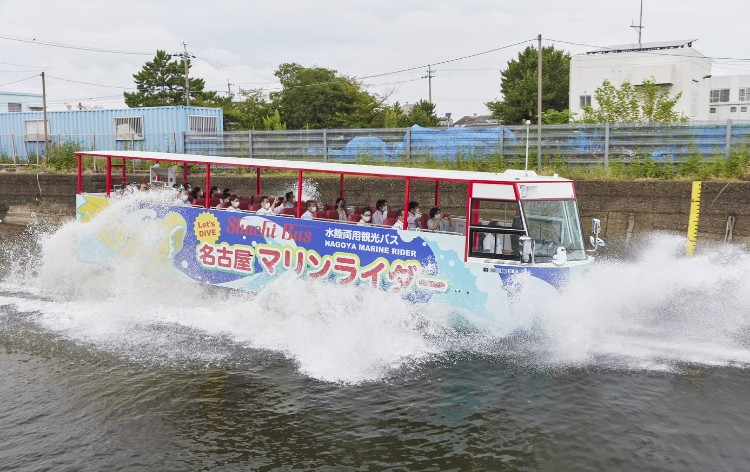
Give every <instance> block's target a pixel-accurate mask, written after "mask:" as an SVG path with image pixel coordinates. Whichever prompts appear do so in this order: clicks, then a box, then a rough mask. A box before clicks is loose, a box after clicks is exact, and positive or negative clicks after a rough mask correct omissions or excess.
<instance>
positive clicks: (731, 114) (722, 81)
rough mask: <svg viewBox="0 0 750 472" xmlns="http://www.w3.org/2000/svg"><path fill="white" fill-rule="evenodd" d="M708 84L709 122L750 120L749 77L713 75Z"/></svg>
mask: <svg viewBox="0 0 750 472" xmlns="http://www.w3.org/2000/svg"><path fill="white" fill-rule="evenodd" d="M708 82H709V84H710V86H711V92H710V98H709V113H708V114H709V119H710V120H712V121H713V120H718V121H726V120H750V111H748V110H750V75H715V76H713V77H711V78H710V79H709V80H708Z"/></svg>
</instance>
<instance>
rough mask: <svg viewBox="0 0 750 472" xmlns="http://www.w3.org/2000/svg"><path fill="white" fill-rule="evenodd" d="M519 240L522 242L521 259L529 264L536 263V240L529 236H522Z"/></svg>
mask: <svg viewBox="0 0 750 472" xmlns="http://www.w3.org/2000/svg"><path fill="white" fill-rule="evenodd" d="M518 242H519V243H520V244H521V261H522V262H524V263H526V264H528V263H529V262H531V263H532V264H533V263H534V240H533V239H531V238H530V237H528V236H521V237H520V238H518Z"/></svg>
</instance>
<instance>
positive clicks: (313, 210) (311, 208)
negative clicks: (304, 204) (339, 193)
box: [310, 207, 318, 213]
mask: <svg viewBox="0 0 750 472" xmlns="http://www.w3.org/2000/svg"><path fill="white" fill-rule="evenodd" d="M316 211H318V207H310V213H315V212H316Z"/></svg>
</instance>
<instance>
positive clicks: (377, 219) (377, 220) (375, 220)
mask: <svg viewBox="0 0 750 472" xmlns="http://www.w3.org/2000/svg"><path fill="white" fill-rule="evenodd" d="M386 218H388V202H387V201H386V200H385V199H384V198H383V199H380V200H378V201H377V202H375V213H373V214H372V224H374V225H379V226H382V224H383V220H385V219H386Z"/></svg>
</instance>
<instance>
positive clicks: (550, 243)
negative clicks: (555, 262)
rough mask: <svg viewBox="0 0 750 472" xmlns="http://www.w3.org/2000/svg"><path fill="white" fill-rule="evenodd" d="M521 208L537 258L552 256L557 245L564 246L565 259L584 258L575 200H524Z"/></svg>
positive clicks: (584, 251) (575, 259)
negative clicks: (566, 255)
mask: <svg viewBox="0 0 750 472" xmlns="http://www.w3.org/2000/svg"><path fill="white" fill-rule="evenodd" d="M521 208H522V209H523V216H524V219H525V220H526V228H527V230H528V235H529V236H530V237H531V238H532V239H533V240H534V242H535V252H534V254H535V257H536V258H537V259H539V258H542V259H543V258H551V257H552V256H554V255H555V251H556V250H557V248H558V247H560V246H563V247H564V248H565V249H566V251H567V254H568V260H571V261H579V260H583V259H586V250H585V247H584V245H583V233H582V232H581V223H580V220H579V218H578V207H577V206H576V202H575V200H525V201H522V202H521Z"/></svg>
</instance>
